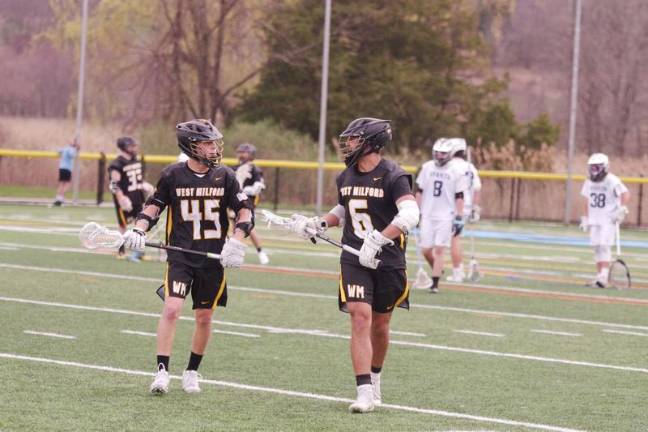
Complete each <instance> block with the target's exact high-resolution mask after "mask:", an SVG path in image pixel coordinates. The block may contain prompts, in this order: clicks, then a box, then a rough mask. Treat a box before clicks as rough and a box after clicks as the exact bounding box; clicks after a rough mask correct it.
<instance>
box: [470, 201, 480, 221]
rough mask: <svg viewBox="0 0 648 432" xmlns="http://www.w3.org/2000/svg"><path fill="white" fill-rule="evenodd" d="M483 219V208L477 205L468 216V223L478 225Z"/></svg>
mask: <svg viewBox="0 0 648 432" xmlns="http://www.w3.org/2000/svg"><path fill="white" fill-rule="evenodd" d="M480 219H481V207H479V206H478V205H477V204H475V205H474V206H473V208H472V210H470V216H468V222H470V223H477V222H479V220H480Z"/></svg>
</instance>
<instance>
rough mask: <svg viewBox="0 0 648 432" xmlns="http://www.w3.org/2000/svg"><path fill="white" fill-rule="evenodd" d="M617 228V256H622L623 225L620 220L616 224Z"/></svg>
mask: <svg viewBox="0 0 648 432" xmlns="http://www.w3.org/2000/svg"><path fill="white" fill-rule="evenodd" d="M614 228H615V229H616V235H615V237H616V253H617V258H618V257H620V256H621V227H620V224H619V222H617V223H616V224H615V227H614Z"/></svg>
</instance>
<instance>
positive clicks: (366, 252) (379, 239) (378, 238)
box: [358, 230, 394, 269]
mask: <svg viewBox="0 0 648 432" xmlns="http://www.w3.org/2000/svg"><path fill="white" fill-rule="evenodd" d="M393 244H394V242H393V241H392V240H390V239H388V238H387V237H385V236H384V235H382V233H381V232H380V231H378V230H373V231H371V232H370V233H369V234H367V236H366V237H365V239H364V243H362V247H361V248H360V256H359V257H358V259H359V260H360V264H362V265H363V266H365V267H368V268H370V269H375V268H378V259H376V255H378V254H379V253H380V251H381V250H382V248H383V246H386V245H389V246H393Z"/></svg>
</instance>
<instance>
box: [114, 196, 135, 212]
mask: <svg viewBox="0 0 648 432" xmlns="http://www.w3.org/2000/svg"><path fill="white" fill-rule="evenodd" d="M117 202H118V203H119V207H121V208H122V210H124V211H125V212H130V211H133V203H132V202H131V200H130V198H128V197H127V196H126V195H122V197H121V198H119V199H118V200H117Z"/></svg>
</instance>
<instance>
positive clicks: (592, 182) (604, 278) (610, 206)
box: [580, 153, 630, 288]
mask: <svg viewBox="0 0 648 432" xmlns="http://www.w3.org/2000/svg"><path fill="white" fill-rule="evenodd" d="M609 169H610V161H609V159H608V157H607V156H606V155H604V154H603V153H594V154H593V155H592V156H590V158H589V160H588V161H587V171H588V175H589V178H588V179H587V180H585V183H583V188H582V189H581V196H582V197H583V198H585V201H584V202H583V204H584V209H583V210H584V212H583V213H584V215H583V216H581V224H580V227H581V229H582V230H583V231H587V230H589V232H590V244H591V245H592V246H593V247H594V262H595V263H596V273H597V274H596V278H595V279H594V280H593V281H592V282H591V283H589V284H588V286H594V287H598V288H605V287H606V286H607V283H608V279H609V274H610V273H609V272H610V262H611V261H612V245H613V244H614V241H615V238H616V225H617V224H621V223H622V222H623V220H624V219H625V217H626V215H627V214H628V207H627V205H628V202H629V201H630V192H629V191H628V188H627V187H626V185H624V184H623V182H622V181H621V180H620V179H619V177H617V176H615V175H614V174H612V173H610V172H609Z"/></svg>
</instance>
